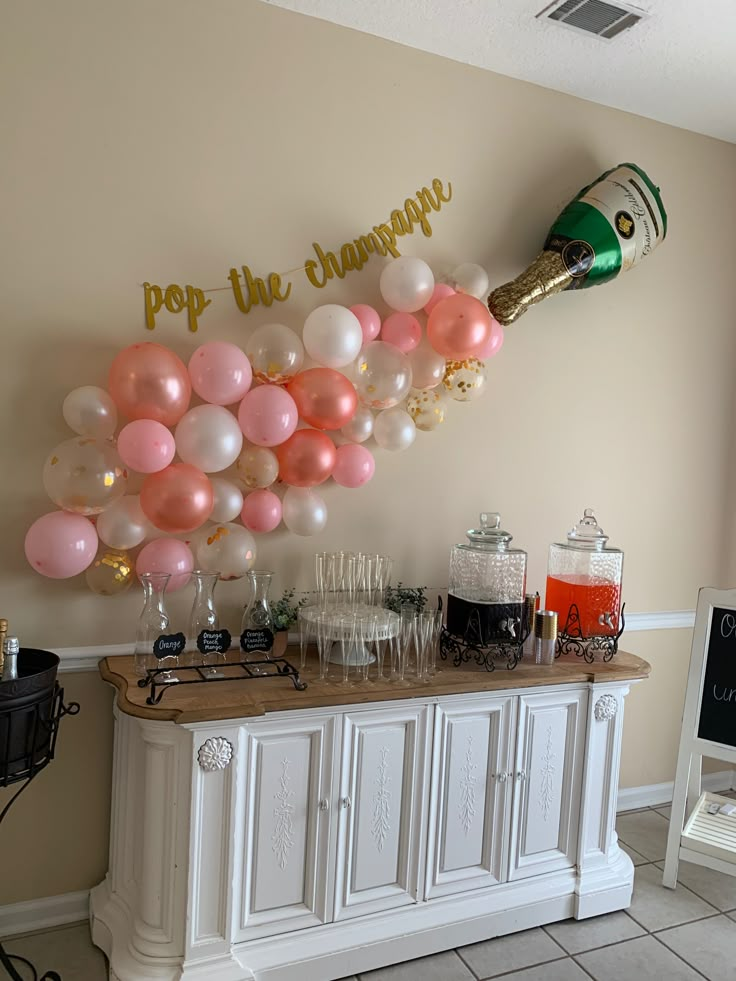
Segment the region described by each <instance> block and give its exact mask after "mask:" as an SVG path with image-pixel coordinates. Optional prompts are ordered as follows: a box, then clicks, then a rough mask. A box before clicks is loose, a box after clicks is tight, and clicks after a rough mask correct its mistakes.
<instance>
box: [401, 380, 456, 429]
mask: <svg viewBox="0 0 736 981" xmlns="http://www.w3.org/2000/svg"><path fill="white" fill-rule="evenodd" d="M406 411H407V412H408V413H409V415H410V416H411V417H412V419H413V420H414V425H415V426H416V427H417V429H421V430H422V432H425V433H431V432H432V431H433V430H435V429H437V428H438V427H439V426H441V425H442V423H443V422H444V421H445V416H446V415H447V401H446V399H445V396H444V394H443V392H442V390H441V389H438V388H422V389H419V390H417V389H415V390H414V391H412V392H411V394H410V395H409V399H408V401H407V403H406Z"/></svg>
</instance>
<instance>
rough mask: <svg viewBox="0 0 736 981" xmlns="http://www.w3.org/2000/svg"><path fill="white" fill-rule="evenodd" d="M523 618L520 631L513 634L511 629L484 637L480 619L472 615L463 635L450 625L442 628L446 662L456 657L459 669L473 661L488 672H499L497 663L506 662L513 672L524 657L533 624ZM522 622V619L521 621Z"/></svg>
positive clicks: (442, 653) (442, 648) (443, 652)
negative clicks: (514, 635)
mask: <svg viewBox="0 0 736 981" xmlns="http://www.w3.org/2000/svg"><path fill="white" fill-rule="evenodd" d="M524 620H526V617H523V618H522V623H521V624H520V625H519V626H520V634H519V636H518V637H512V636H510V635H509V633H508V632H506V631H503V632H498V633H492V634H490V635H489V634H486V636H483V630H482V627H481V623H480V618H479V617H478V616H477V615H471V617H470V619H469V620H468V623H467V626H466V627H465V633H464V635H463V636H462V637H459V636H458V635H457V634H453V633H450V631H449V630H448V629H447V627H443V628H442V634H441V636H440V657H441V658H442V660H443V661H446V660H447V658H448V657H449V658H452V663H453V664H454V665H455V667H456V668H459V667H460V666H461V665H462V664H467V663H468V662H469V661H471V660H473V661H475V663H476V664H477V665H478V666H479V667H482V668H485V669H486V671H495V670H496V664H497V663H498V664H505V665H506V668H507V669H508V670H509V671H511V670H513V668H515V667H516V665H517V664H518V663H519V661H520V660H521V658H522V655H523V652H524V643H525V641H526V639H527V637H528V636H529V633H530V630H531V624H529V623H524V622H523V621H524ZM517 624H518V621H517Z"/></svg>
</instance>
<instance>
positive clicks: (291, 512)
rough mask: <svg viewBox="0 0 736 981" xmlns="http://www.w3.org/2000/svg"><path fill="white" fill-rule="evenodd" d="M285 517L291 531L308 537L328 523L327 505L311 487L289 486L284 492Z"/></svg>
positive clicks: (285, 522)
mask: <svg viewBox="0 0 736 981" xmlns="http://www.w3.org/2000/svg"><path fill="white" fill-rule="evenodd" d="M283 518H284V524H285V525H286V527H287V528H288V529H289V531H293V532H294V534H295V535H302V536H303V537H305V538H308V537H309V536H310V535H316V534H317V533H318V532H320V531H322V529H323V528H324V526H325V525H326V524H327V505H326V504H325V502H324V500H323V499H322V498H321V497H320V496H319V494H316V493H315V492H314V491H313V490H311V489H310V488H309V487H289V488H288V489H287V491H286V493H285V494H284V500H283Z"/></svg>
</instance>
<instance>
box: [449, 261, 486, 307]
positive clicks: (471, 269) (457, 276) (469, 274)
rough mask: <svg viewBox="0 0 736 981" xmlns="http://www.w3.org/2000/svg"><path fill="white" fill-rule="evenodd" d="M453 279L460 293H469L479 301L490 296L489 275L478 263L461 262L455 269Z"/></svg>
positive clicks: (453, 283)
mask: <svg viewBox="0 0 736 981" xmlns="http://www.w3.org/2000/svg"><path fill="white" fill-rule="evenodd" d="M451 279H452V285H453V286H454V287H455V289H456V290H458V292H460V293H468V294H469V295H470V296H474V297H475V298H476V299H478V300H485V298H486V297H487V296H488V273H487V272H486V271H485V269H484V268H483V266H479V265H478V264H477V263H476V262H461V263H460V265H459V266H456V267H455V268H454V269H453V271H452V277H451Z"/></svg>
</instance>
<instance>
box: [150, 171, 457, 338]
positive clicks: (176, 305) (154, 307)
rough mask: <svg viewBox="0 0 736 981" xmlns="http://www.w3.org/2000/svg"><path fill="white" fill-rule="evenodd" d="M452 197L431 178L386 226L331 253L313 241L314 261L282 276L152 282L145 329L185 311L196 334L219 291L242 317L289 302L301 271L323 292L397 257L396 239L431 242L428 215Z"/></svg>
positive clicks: (245, 274) (240, 274)
mask: <svg viewBox="0 0 736 981" xmlns="http://www.w3.org/2000/svg"><path fill="white" fill-rule="evenodd" d="M451 198H452V184H450V182H449V181H448V183H447V188H446V189H445V186H444V184H443V182H442V181H441V180H439V179H438V178H436V177H435V179H434V180H433V181H432V187H431V188H429V187H423V188H422V189H421V190H420V191H417V192H416V193H415V195H414V197H412V198H407V199H406V201H404V206H403V208H396V209H394V211H392V212H391V215H390V216H389V220H388V221H385V222H382V223H381V224H380V225H374V226H373V228H372V229H371V230H370V231H369V232H366V233H365V234H363V235H359V236H358V237H357V238H354V239H353V240H352V241H350V242H344V243H343V244H342V245H341V246H340V247H339V249H336V250H335V251H334V252H332V251H328V252H325V251H324V249H323V248H322V246H321V245H320V244H319V242H314V243H313V244H312V248H313V250H314V256H312V257H310V258H308V259H307V260H306V261H305V262H304V265H302V266H297V267H296V269H289V270H288V271H287V272H282V273H276V272H272V273H268V275H267V276H265V277H264V278H261V277H260V276H254V275H253V273H252V272H251V270H250V269H249V267H248V266H241V271H238V270H237V269H236V268H234V267H233V268H232V269H231V270H230V273H229V275H228V277H227V278H228V280H229V282H230V285H229V286H219V287H215V288H214V289H209V290H205V289H200V288H199V287H198V286H192V285H191V284H186V285H184V286H179V285H178V284H177V283H169V285H168V286H157V285H156V284H155V283H144V284H143V295H144V304H145V315H146V327H148V329H149V330H153V329H154V327H155V326H156V314H157V313H159V312H160V311H161V310H168V312H169V313H182V312H183V311H185V310H186V312H187V319H188V322H189V330H191V331H196V330H197V328H198V327H199V318H200V317H201V316H202V314H203V313H204V311H205V310H206V309H207V307H208V306H209V305H210V304H211V303H212V300H211V299H208V298H207V297H206V295H205V294H207V293H218V292H220V291H222V290H228V291H232V294H233V297H234V299H235V303H236V305H237V307H238V310H240V312H241V313H249V312H250V311H251V310H252V309H253V307H255V306H259V305H261V304H262V305H263V306H265V307H270V306H271V305H272V303H273V302H274V301H276V302H278V303H283V302H284V301H285V300H288V299H289V295H290V294H291V286H292V284H291V281H290V280H288V281H285V279H284V278H285V277H286V276H290V275H291V274H292V273H299V272H304V274H305V275H306V277H307V280H308V281H309V283H310V284H311V285H312V286H314V287H315V288H316V289H322V288H323V287H324V286H326V285H327V283H328V282H329V281H330V280H331V279H334V278H335V276H336V277H337V278H338V279H344V278H345V274H346V273H349V272H353V271H355V270H358V269H362V268H363V266H364V265H365V264H366V263H367V262H368V260H369V258H370V257H371V256H372V255H380V256H387V255H390V256H394V257H396V256H399V255H401V252H400V251H399V247H398V245H397V239H399V238H402V237H403V236H404V235H412V234H413V233H414V231H415V230H416V229H417V228H420V229H421V231H422V234H423V235H424V236H425V237H426V238H430V237H431V235H432V225H431V223H430V220H429V216H430V215H431V214H432V212H434V211H440V210H441V209H442V206H443V204H446V203H447V202H448V201H450V200H451Z"/></svg>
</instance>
